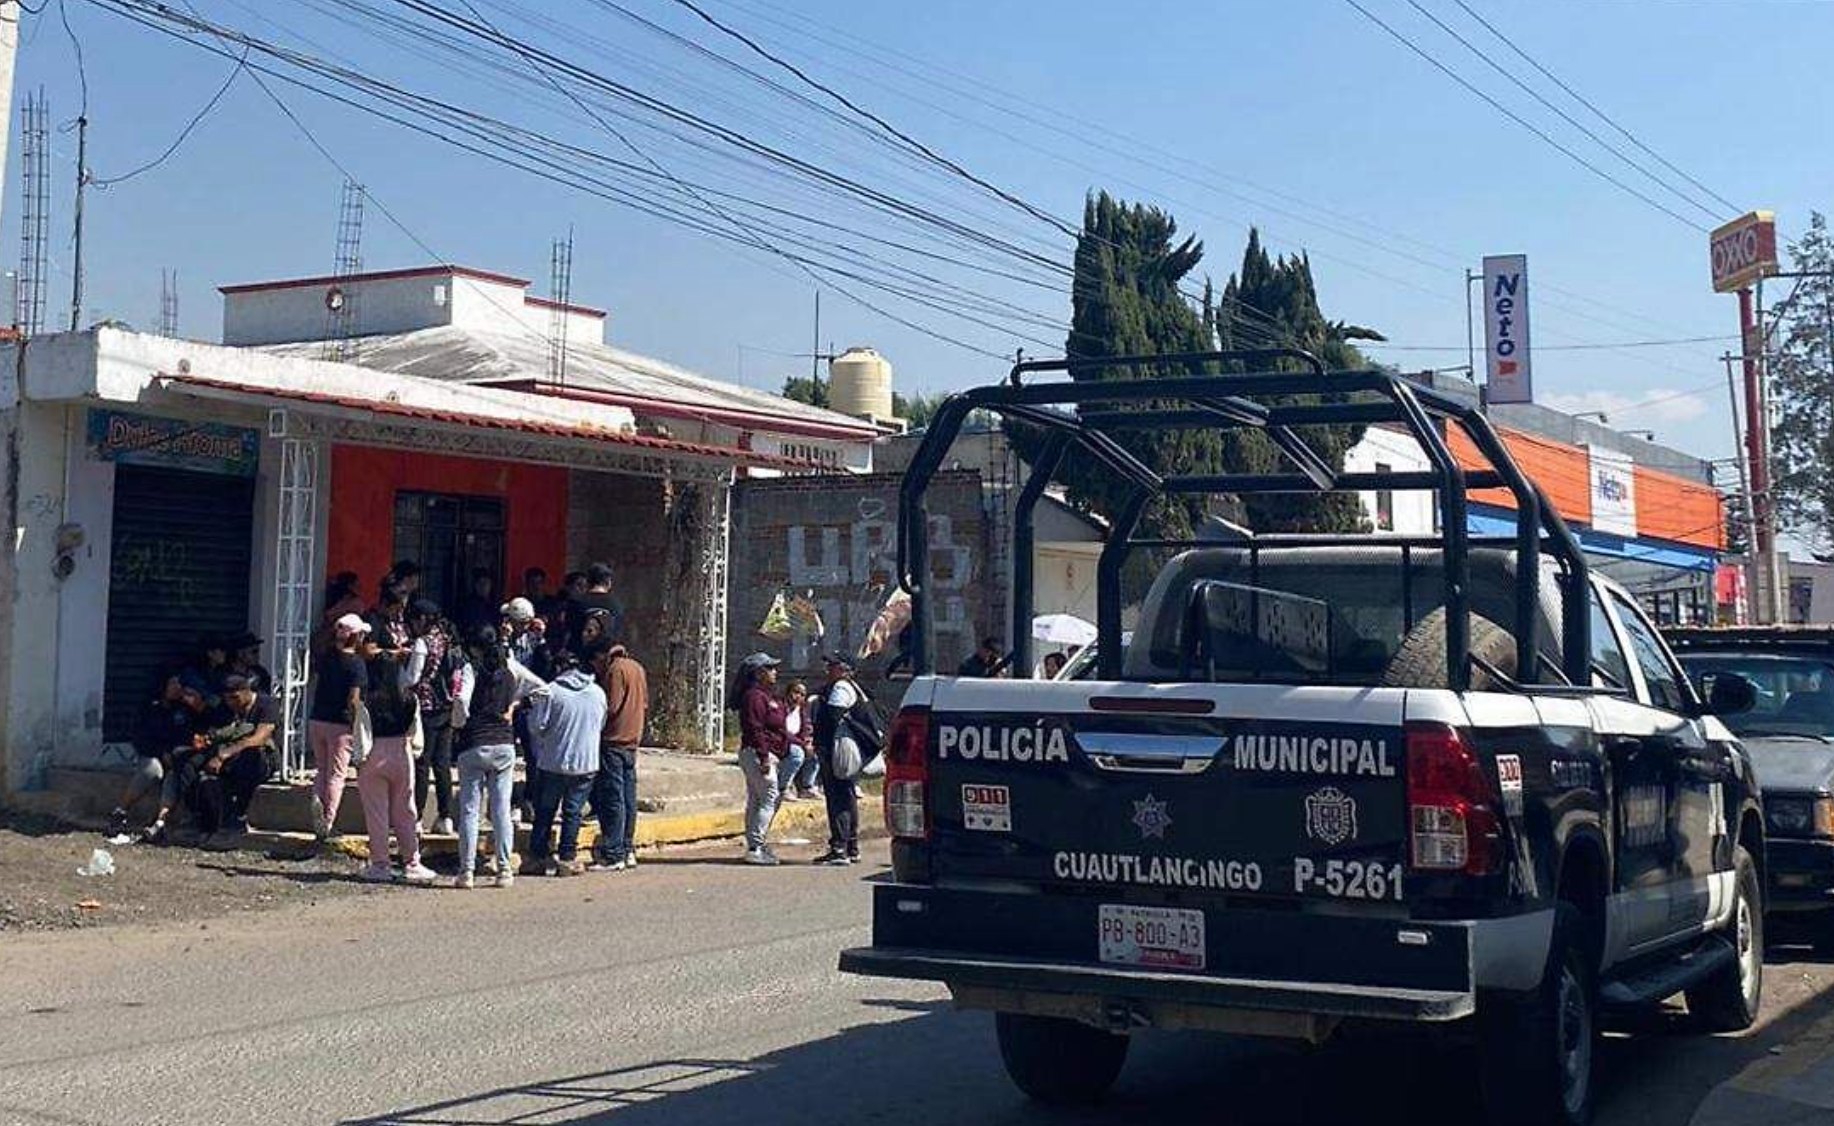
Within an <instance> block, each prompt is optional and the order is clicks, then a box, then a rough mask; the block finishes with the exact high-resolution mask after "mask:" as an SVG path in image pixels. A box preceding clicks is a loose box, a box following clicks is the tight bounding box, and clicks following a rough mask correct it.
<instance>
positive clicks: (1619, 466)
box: [1586, 446, 1637, 539]
mask: <svg viewBox="0 0 1834 1126" xmlns="http://www.w3.org/2000/svg"><path fill="white" fill-rule="evenodd" d="M1586 460H1587V461H1588V462H1589V468H1590V475H1591V478H1592V530H1593V531H1595V532H1608V533H1610V534H1611V535H1614V536H1623V537H1624V538H1625V539H1634V538H1635V537H1636V534H1637V474H1636V463H1635V462H1633V461H1631V459H1630V455H1629V454H1623V453H1619V452H1617V451H1616V450H1607V449H1604V448H1603V447H1600V446H1587V447H1586Z"/></svg>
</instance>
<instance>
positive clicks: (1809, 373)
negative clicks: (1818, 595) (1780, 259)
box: [1770, 212, 1834, 552]
mask: <svg viewBox="0 0 1834 1126" xmlns="http://www.w3.org/2000/svg"><path fill="white" fill-rule="evenodd" d="M1789 255H1790V260H1791V261H1792V262H1793V263H1794V268H1795V269H1796V270H1798V271H1800V272H1803V273H1804V274H1806V275H1808V276H1805V277H1802V278H1798V279H1797V283H1796V284H1795V285H1794V286H1793V287H1792V288H1791V290H1790V293H1789V296H1788V297H1786V298H1784V299H1783V301H1782V302H1780V303H1779V304H1778V305H1777V306H1776V307H1775V311H1774V313H1773V314H1772V327H1771V336H1770V342H1771V350H1772V353H1771V359H1770V386H1771V398H1772V400H1773V401H1774V403H1775V411H1776V418H1775V424H1774V425H1773V426H1772V427H1771V445H1772V458H1771V460H1772V464H1773V466H1774V468H1775V474H1776V480H1775V481H1774V482H1772V489H1773V493H1772V495H1773V496H1774V497H1775V498H1776V504H1777V517H1778V520H1779V522H1780V523H1781V524H1782V525H1783V526H1784V527H1785V528H1788V529H1789V530H1790V531H1791V532H1793V533H1795V534H1796V535H1797V536H1798V537H1799V538H1801V539H1802V540H1804V541H1805V542H1807V543H1808V545H1809V546H1810V547H1811V549H1813V550H1815V551H1818V552H1825V551H1827V550H1828V549H1829V548H1830V546H1834V474H1830V473H1829V472H1828V466H1830V465H1834V276H1831V274H1830V271H1834V241H1831V240H1830V239H1829V236H1828V223H1827V218H1826V217H1825V216H1823V215H1822V214H1821V213H1819V212H1815V213H1813V214H1811V215H1810V216H1809V229H1808V230H1807V231H1806V232H1805V233H1804V234H1803V236H1802V237H1801V238H1800V239H1798V240H1796V241H1795V242H1792V243H1790V244H1789Z"/></svg>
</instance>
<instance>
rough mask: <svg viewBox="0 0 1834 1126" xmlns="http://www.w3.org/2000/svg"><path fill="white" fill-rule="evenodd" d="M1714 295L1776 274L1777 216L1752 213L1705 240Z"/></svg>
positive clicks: (1772, 213) (1768, 212)
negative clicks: (1711, 258)
mask: <svg viewBox="0 0 1834 1126" xmlns="http://www.w3.org/2000/svg"><path fill="white" fill-rule="evenodd" d="M1707 245H1708V247H1709V248H1710V249H1711V251H1712V255H1713V292H1715V293H1732V292H1734V291H1736V290H1740V289H1744V288H1745V287H1746V286H1748V285H1750V284H1751V283H1752V282H1754V281H1757V280H1758V279H1759V278H1767V277H1769V276H1770V275H1772V274H1774V273H1776V272H1777V216H1776V212H1774V211H1753V212H1751V213H1750V214H1749V215H1745V216H1743V217H1742V218H1738V219H1734V220H1733V221H1732V222H1730V223H1727V224H1726V225H1725V226H1723V227H1721V228H1719V229H1718V230H1716V231H1714V232H1713V233H1712V234H1711V235H1710V236H1708V240H1707Z"/></svg>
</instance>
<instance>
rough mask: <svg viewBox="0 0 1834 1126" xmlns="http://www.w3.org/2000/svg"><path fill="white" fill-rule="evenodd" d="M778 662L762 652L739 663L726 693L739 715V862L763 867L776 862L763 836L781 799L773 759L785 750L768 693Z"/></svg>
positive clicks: (775, 703)
mask: <svg viewBox="0 0 1834 1126" xmlns="http://www.w3.org/2000/svg"><path fill="white" fill-rule="evenodd" d="M779 663H780V662H779V661H778V660H777V658H775V657H773V656H771V655H770V654H768V653H753V654H752V655H751V656H749V657H746V658H745V659H744V660H742V661H740V662H739V673H738V676H737V677H736V678H735V679H734V681H733V690H732V693H731V696H730V700H731V704H732V707H733V708H734V710H736V711H737V712H738V713H739V769H740V770H741V771H743V772H744V774H745V863H747V864H759V865H764V866H770V865H775V864H777V863H778V860H777V856H776V854H775V853H773V852H772V851H771V850H770V848H769V846H768V845H766V843H765V838H766V836H767V835H768V834H769V833H770V828H771V822H772V821H773V820H775V819H776V817H777V807H778V805H779V804H780V803H781V799H782V792H781V790H780V789H779V788H778V785H777V762H778V760H779V759H781V758H783V757H784V756H785V755H786V754H788V753H789V749H790V736H789V732H788V730H787V729H786V728H785V726H784V715H785V713H784V706H783V701H782V700H781V699H780V698H778V696H777V694H776V692H775V691H773V689H775V688H776V685H777V666H778V664H779Z"/></svg>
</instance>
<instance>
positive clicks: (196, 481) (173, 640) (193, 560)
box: [102, 465, 254, 741]
mask: <svg viewBox="0 0 1834 1126" xmlns="http://www.w3.org/2000/svg"><path fill="white" fill-rule="evenodd" d="M114 521H115V526H114V537H113V539H114V543H113V548H112V558H111V561H110V563H109V575H108V642H107V655H106V658H105V659H106V662H107V664H106V666H105V667H106V679H105V680H104V683H103V692H102V710H103V717H102V728H103V736H104V738H106V739H108V740H109V741H116V740H127V739H131V738H132V737H133V734H134V728H135V726H136V725H137V724H138V722H139V719H140V712H141V709H142V708H143V707H144V706H145V703H146V701H147V700H148V699H150V698H151V696H150V693H151V692H152V691H153V689H154V681H155V680H156V678H157V677H158V676H159V674H160V673H161V671H162V670H164V669H166V668H167V667H169V666H170V665H171V663H172V662H173V661H174V660H176V659H179V658H183V657H188V656H190V655H191V654H193V653H195V652H196V650H197V642H198V638H199V637H200V636H201V635H203V634H207V633H229V632H235V631H239V630H242V629H245V628H247V627H248V625H249V599H248V592H249V579H250V575H249V568H250V567H251V566H252V562H253V559H252V556H253V546H252V542H251V541H252V540H253V537H254V481H253V480H252V479H250V478H247V477H232V476H226V475H221V474H214V473H191V472H187V471H185V470H179V469H155V468H149V467H146V466H138V465H117V466H116V467H115V517H114Z"/></svg>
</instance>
